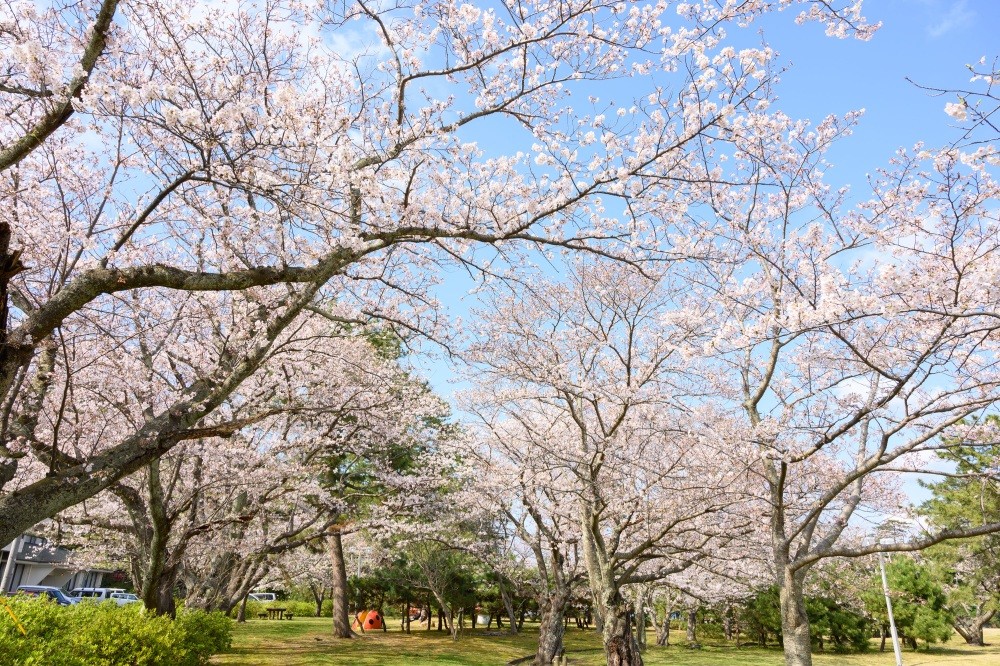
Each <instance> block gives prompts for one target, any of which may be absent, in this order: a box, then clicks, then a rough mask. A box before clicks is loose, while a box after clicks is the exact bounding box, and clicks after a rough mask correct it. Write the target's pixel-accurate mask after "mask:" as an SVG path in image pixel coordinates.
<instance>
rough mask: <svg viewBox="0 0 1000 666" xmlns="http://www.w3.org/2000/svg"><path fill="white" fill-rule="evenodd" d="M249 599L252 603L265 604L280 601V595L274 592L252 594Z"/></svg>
mask: <svg viewBox="0 0 1000 666" xmlns="http://www.w3.org/2000/svg"><path fill="white" fill-rule="evenodd" d="M247 597H248V598H249V599H250V601H263V602H264V603H267V602H269V601H277V600H278V595H276V594H275V593H274V592H251V593H250V594H248V595H247Z"/></svg>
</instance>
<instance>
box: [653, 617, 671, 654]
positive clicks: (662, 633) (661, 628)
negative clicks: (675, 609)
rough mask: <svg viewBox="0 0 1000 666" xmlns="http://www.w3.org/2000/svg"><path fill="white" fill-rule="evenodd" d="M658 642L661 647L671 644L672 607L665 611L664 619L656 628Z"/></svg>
mask: <svg viewBox="0 0 1000 666" xmlns="http://www.w3.org/2000/svg"><path fill="white" fill-rule="evenodd" d="M656 644H657V645H659V646H660V647H665V646H667V645H670V608H667V609H665V610H664V611H663V620H662V621H660V622H659V624H658V626H657V628H656Z"/></svg>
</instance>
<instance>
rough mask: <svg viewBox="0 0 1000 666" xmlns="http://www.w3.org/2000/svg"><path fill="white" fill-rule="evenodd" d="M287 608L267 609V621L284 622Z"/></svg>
mask: <svg viewBox="0 0 1000 666" xmlns="http://www.w3.org/2000/svg"><path fill="white" fill-rule="evenodd" d="M285 610H287V609H285V608H268V609H267V619H268V620H284V619H285Z"/></svg>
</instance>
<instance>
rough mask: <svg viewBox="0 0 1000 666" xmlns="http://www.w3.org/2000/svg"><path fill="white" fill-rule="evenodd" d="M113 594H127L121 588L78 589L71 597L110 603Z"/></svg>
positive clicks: (71, 593)
mask: <svg viewBox="0 0 1000 666" xmlns="http://www.w3.org/2000/svg"><path fill="white" fill-rule="evenodd" d="M113 594H125V590H124V589H122V588H120V587H78V588H76V589H75V590H73V591H72V592H70V595H71V596H73V597H76V598H77V599H78V600H81V601H82V600H83V599H89V600H91V601H97V602H101V601H108V600H109V599H111V598H112V597H111V595H113Z"/></svg>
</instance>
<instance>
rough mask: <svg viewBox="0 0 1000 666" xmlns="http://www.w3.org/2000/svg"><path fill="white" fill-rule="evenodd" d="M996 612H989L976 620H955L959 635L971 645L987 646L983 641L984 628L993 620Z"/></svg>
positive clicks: (975, 618)
mask: <svg viewBox="0 0 1000 666" xmlns="http://www.w3.org/2000/svg"><path fill="white" fill-rule="evenodd" d="M994 615H996V611H989V612H986V613H983V614H982V615H979V616H977V617H974V618H968V619H964V620H962V619H958V620H955V623H954V627H955V631H957V632H958V635H959V636H961V637H962V638H964V639H965V642H966V643H967V644H969V645H978V646H983V645H986V643H985V641H984V640H983V627H985V626H986V624H987V623H988V622H989V621H990V620H992V619H993V616H994Z"/></svg>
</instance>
